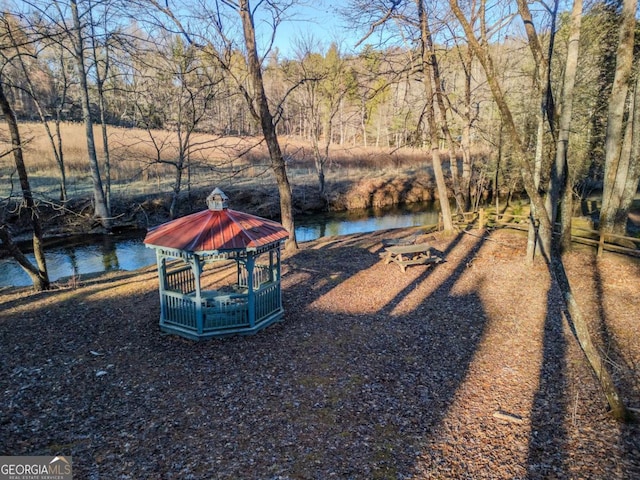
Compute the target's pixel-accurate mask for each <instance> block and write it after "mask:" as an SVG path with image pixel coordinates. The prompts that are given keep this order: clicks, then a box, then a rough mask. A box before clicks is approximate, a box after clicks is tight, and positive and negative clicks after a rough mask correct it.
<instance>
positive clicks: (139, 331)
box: [0, 230, 640, 479]
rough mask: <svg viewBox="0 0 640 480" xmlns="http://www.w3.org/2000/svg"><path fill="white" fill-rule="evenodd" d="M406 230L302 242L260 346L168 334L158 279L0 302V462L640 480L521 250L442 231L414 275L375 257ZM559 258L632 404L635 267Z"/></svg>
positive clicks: (115, 474)
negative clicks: (436, 256)
mask: <svg viewBox="0 0 640 480" xmlns="http://www.w3.org/2000/svg"><path fill="white" fill-rule="evenodd" d="M412 233H415V232H413V231H410V230H400V231H393V232H379V233H375V234H365V235H354V236H349V237H341V238H325V239H321V240H319V241H317V242H313V243H310V244H307V245H304V247H303V248H302V249H301V250H300V251H299V252H298V253H297V254H296V255H293V256H289V257H287V258H286V259H285V266H284V273H285V274H284V279H283V295H284V302H285V308H286V311H287V313H286V316H285V320H284V322H282V323H280V324H277V325H274V326H272V327H269V328H268V329H266V330H265V331H263V332H261V333H259V334H257V335H255V336H252V337H232V338H227V339H223V340H214V341H208V342H203V343H193V342H190V341H187V340H183V339H181V338H178V337H175V336H167V335H162V334H160V333H159V331H158V326H157V322H158V315H159V306H158V295H157V280H156V278H155V273H154V270H153V269H147V270H145V271H141V272H134V273H126V272H123V273H119V274H111V275H108V276H105V277H101V278H100V279H95V280H91V281H87V282H85V284H84V285H83V286H81V287H80V288H77V289H61V290H58V291H52V292H47V293H41V294H33V293H29V292H24V291H21V292H20V291H4V292H1V293H0V303H1V306H2V308H1V311H0V339H1V346H2V349H1V351H0V362H1V365H2V376H1V377H0V402H1V405H2V408H1V409H0V453H1V454H3V455H27V454H28V455H40V454H53V453H64V454H67V455H73V460H74V471H75V473H76V476H77V478H87V479H99V478H119V479H126V478H131V479H140V478H183V479H196V478H198V479H199V478H221V479H227V478H228V479H232V478H234V479H235V478H260V479H326V478H353V479H372V478H394V479H395V478H397V479H403V478H404V479H409V478H412V479H422V478H474V479H475V478H504V479H513V478H620V479H625V478H629V479H630V478H638V476H640V452H639V450H640V444H639V443H640V440H639V439H640V432H639V430H638V427H637V426H634V425H621V424H618V423H616V422H615V421H613V420H612V419H610V418H609V416H608V415H607V412H606V404H605V402H604V400H603V397H602V395H601V392H600V390H599V388H598V386H597V384H596V382H595V381H594V377H593V375H592V373H591V371H590V370H589V368H588V367H587V366H586V364H585V361H584V358H583V355H582V353H581V352H580V350H579V348H578V347H577V344H576V341H575V340H574V338H573V336H572V333H571V329H570V327H569V326H568V325H567V324H566V323H564V322H563V320H562V315H561V309H562V302H561V299H560V298H559V296H558V294H557V292H556V291H555V289H553V288H550V285H551V282H550V278H549V274H548V272H547V270H546V268H545V267H544V265H542V264H535V265H533V266H526V265H525V264H524V262H523V256H522V254H523V249H524V239H523V237H521V236H519V235H518V234H515V233H510V232H506V231H502V232H495V233H493V234H491V235H484V234H483V233H482V232H470V234H460V235H459V236H456V237H454V238H450V239H438V238H434V239H431V241H432V242H433V244H434V246H435V247H436V248H437V249H438V250H439V251H440V252H441V254H442V255H443V257H444V258H445V259H446V262H444V263H442V264H440V265H437V266H435V267H426V266H415V267H410V268H408V269H407V271H406V273H402V272H401V271H400V269H399V268H398V267H397V266H396V265H385V264H383V263H382V262H381V261H380V260H379V257H378V252H379V251H380V248H381V246H380V245H381V244H380V241H381V239H382V238H384V237H385V236H386V237H388V236H405V235H410V234H412ZM566 264H567V268H568V271H569V275H570V278H571V280H572V284H573V288H574V290H575V291H576V294H577V296H578V299H579V301H580V304H581V306H582V308H583V309H584V312H585V314H586V315H587V316H588V318H590V321H591V328H592V332H593V334H594V336H595V338H596V340H597V343H598V345H599V347H600V348H601V350H602V352H603V353H605V354H606V355H607V358H608V359H609V362H610V363H609V365H610V367H611V369H612V371H613V373H614V376H615V379H616V383H617V385H618V387H619V388H620V391H621V393H622V396H623V397H624V399H625V401H626V403H627V404H628V405H630V406H632V407H635V408H638V407H640V385H639V384H638V377H639V367H640V345H639V343H640V342H638V339H637V331H638V324H637V322H638V318H640V303H639V302H638V301H637V289H638V285H639V279H640V263H639V262H638V261H637V260H633V259H629V258H625V257H620V256H617V255H613V254H607V255H605V257H604V258H602V259H596V258H595V257H594V255H593V253H592V252H590V251H588V250H579V251H577V252H574V253H572V254H571V255H569V256H568V257H567V259H566ZM216 274H219V273H216ZM209 280H210V281H215V278H214V279H209Z"/></svg>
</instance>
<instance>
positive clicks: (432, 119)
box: [416, 0, 453, 232]
mask: <svg viewBox="0 0 640 480" xmlns="http://www.w3.org/2000/svg"><path fill="white" fill-rule="evenodd" d="M416 6H417V7H418V18H419V20H420V39H421V42H420V46H421V47H420V48H421V53H422V55H421V60H422V69H423V72H422V75H423V78H422V82H423V85H424V90H425V94H426V95H425V96H426V100H427V105H426V117H427V123H428V126H429V139H430V142H431V161H432V163H433V173H434V175H435V177H436V186H437V188H438V196H439V197H440V210H441V212H442V222H443V226H444V231H445V232H453V218H452V217H451V207H450V206H449V195H448V193H447V184H446V182H445V179H444V173H443V171H442V162H441V160H440V146H439V136H438V131H439V129H438V124H437V122H436V115H435V107H434V103H435V101H436V98H435V96H434V88H433V83H432V82H433V81H434V78H435V75H434V71H433V68H434V66H433V59H432V56H431V52H430V50H429V39H430V35H431V33H430V30H429V24H428V22H427V12H426V10H425V8H424V4H423V2H422V0H416Z"/></svg>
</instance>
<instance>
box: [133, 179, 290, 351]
mask: <svg viewBox="0 0 640 480" xmlns="http://www.w3.org/2000/svg"><path fill="white" fill-rule="evenodd" d="M207 205H208V207H209V208H208V209H207V210H203V211H201V212H198V213H193V214H191V215H187V216H185V217H182V218H178V219H176V220H173V221H170V222H167V223H164V224H162V225H159V226H157V227H154V228H152V229H150V230H149V231H148V233H147V236H146V237H145V239H144V243H145V244H146V246H147V247H149V248H154V249H155V250H156V258H157V263H158V276H159V284H160V328H161V330H162V331H164V332H168V333H174V334H177V335H181V336H183V337H187V338H190V339H194V340H203V339H207V338H212V337H220V336H227V335H235V334H252V333H255V332H257V331H259V330H261V329H263V328H265V327H267V326H268V325H271V324H272V323H273V322H275V321H278V320H280V319H281V318H282V315H283V313H284V310H283V308H282V294H281V288H280V276H281V268H280V259H281V253H280V252H281V250H280V247H281V245H282V243H283V242H284V240H286V239H287V238H288V236H289V234H288V233H287V231H286V230H285V229H284V227H283V226H282V225H281V224H279V223H277V222H274V221H271V220H267V219H264V218H261V217H257V216H255V215H249V214H247V213H242V212H238V211H235V210H231V209H229V208H228V197H227V196H226V195H225V194H224V192H222V190H220V189H219V188H216V189H215V190H214V191H213V192H211V194H210V195H209V196H208V197H207ZM230 261H235V266H236V269H235V270H236V271H235V275H233V276H232V277H233V280H235V282H234V283H232V284H230V285H225V286H223V287H221V288H216V289H215V290H203V288H202V282H201V278H202V273H203V271H204V268H205V266H206V265H208V264H211V263H215V262H230ZM233 280H232V281H233Z"/></svg>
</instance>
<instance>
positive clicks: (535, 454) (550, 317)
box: [527, 282, 568, 479]
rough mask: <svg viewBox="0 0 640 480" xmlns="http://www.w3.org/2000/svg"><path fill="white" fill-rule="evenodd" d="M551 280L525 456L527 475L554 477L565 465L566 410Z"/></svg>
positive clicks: (562, 348) (561, 341) (558, 303)
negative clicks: (536, 387) (527, 453)
mask: <svg viewBox="0 0 640 480" xmlns="http://www.w3.org/2000/svg"><path fill="white" fill-rule="evenodd" d="M554 285H555V282H551V286H550V287H549V290H548V292H547V314H546V320H545V324H544V331H543V339H542V360H541V365H540V374H539V386H538V390H537V392H536V394H535V396H534V399H533V405H532V407H531V432H530V438H529V455H528V460H527V465H528V470H529V478H531V479H534V478H535V479H538V478H556V477H558V476H562V475H563V473H562V472H564V471H565V470H566V469H565V461H566V458H565V453H564V452H565V451H566V448H565V447H566V444H567V432H566V429H565V418H566V415H567V411H568V403H567V398H566V396H567V393H566V392H567V379H566V375H565V371H566V364H565V359H566V351H567V345H566V340H565V336H564V333H563V316H562V312H563V310H562V307H563V303H562V297H561V294H560V292H559V291H558V288H555V287H554Z"/></svg>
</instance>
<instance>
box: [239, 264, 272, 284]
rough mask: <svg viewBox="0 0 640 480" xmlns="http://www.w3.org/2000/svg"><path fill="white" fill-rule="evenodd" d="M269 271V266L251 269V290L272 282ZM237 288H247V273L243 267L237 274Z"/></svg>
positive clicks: (257, 266) (258, 266)
mask: <svg viewBox="0 0 640 480" xmlns="http://www.w3.org/2000/svg"><path fill="white" fill-rule="evenodd" d="M270 270H271V269H270V268H269V265H256V266H255V267H254V268H253V289H254V290H257V289H258V288H260V285H262V284H265V283H268V282H271V281H273V280H272V276H271V271H270ZM238 286H239V287H244V288H248V287H249V272H248V271H247V269H246V268H244V265H243V266H242V267H241V268H240V272H239V274H238Z"/></svg>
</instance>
